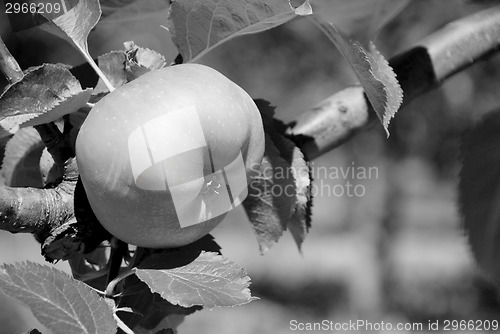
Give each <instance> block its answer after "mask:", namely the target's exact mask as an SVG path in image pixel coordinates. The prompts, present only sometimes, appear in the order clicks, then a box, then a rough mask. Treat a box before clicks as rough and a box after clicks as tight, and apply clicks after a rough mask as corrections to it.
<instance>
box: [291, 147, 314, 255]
mask: <svg viewBox="0 0 500 334" xmlns="http://www.w3.org/2000/svg"><path fill="white" fill-rule="evenodd" d="M292 150H293V158H292V173H293V177H294V180H295V186H296V194H295V199H296V201H295V207H294V209H293V213H292V217H291V218H290V222H289V223H288V228H289V229H290V233H291V234H292V236H293V239H294V240H295V243H296V244H297V247H298V248H299V251H301V249H302V243H303V242H304V240H305V238H306V235H307V233H308V232H309V228H310V227H311V214H312V213H311V207H312V193H311V186H312V183H311V178H312V175H311V168H310V166H309V165H308V164H307V162H306V161H305V159H304V154H302V152H301V151H300V150H299V149H298V148H297V147H296V146H295V145H293V148H292Z"/></svg>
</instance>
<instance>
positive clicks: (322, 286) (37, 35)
mask: <svg viewBox="0 0 500 334" xmlns="http://www.w3.org/2000/svg"><path fill="white" fill-rule="evenodd" d="M483 2H484V1H483ZM2 5H3V3H0V6H2ZM483 8H485V7H484V4H483V5H479V4H477V3H472V2H470V1H462V0H451V1H439V0H422V1H412V2H411V3H410V4H409V6H408V7H407V8H405V9H404V10H403V12H402V13H401V14H400V15H398V16H397V17H396V18H395V19H394V20H393V21H392V22H391V23H389V24H388V25H387V26H386V27H385V28H384V29H383V30H382V31H381V33H380V34H379V36H378V38H377V40H376V41H375V44H376V45H377V47H378V48H379V50H380V51H381V52H382V53H383V54H384V55H385V56H386V57H387V58H390V57H391V56H393V55H395V54H397V53H399V52H402V51H404V50H406V49H407V48H409V47H410V46H412V45H413V44H414V43H416V42H418V41H419V40H420V39H422V38H423V37H425V36H427V35H428V34H430V33H432V32H433V31H435V30H437V29H439V28H441V27H442V26H443V25H445V24H446V23H447V22H449V21H451V20H454V19H457V18H459V17H462V16H464V15H467V14H469V13H472V12H475V11H477V10H480V9H483ZM3 12H4V11H3V10H2V11H1V12H0V33H1V36H2V38H3V39H4V41H6V44H7V45H8V47H9V49H10V50H11V51H12V53H13V54H14V55H15V56H16V58H17V60H18V61H19V63H20V64H21V66H22V67H23V68H26V67H29V66H33V65H39V64H41V63H44V62H62V63H67V64H71V65H77V64H80V63H82V62H83V59H82V58H81V56H80V55H79V54H78V53H77V52H76V51H74V50H73V49H72V48H71V47H70V46H69V45H68V44H66V42H64V41H62V40H59V39H57V38H56V37H52V36H50V35H47V34H46V33H45V32H42V31H33V30H31V31H24V32H18V33H13V32H12V31H11V29H10V25H9V22H8V19H6V17H5V16H4V14H3ZM165 17H166V8H165V10H164V11H156V12H154V13H151V14H149V16H148V17H143V16H142V17H141V18H140V19H136V20H134V19H130V18H127V19H124V21H123V22H121V24H119V25H116V23H115V24H108V23H107V22H106V21H103V22H101V23H99V25H98V26H97V28H96V29H95V31H94V32H93V33H92V34H91V37H90V40H89V46H90V51H91V54H92V55H93V56H94V57H97V56H98V55H100V54H103V53H105V52H108V51H111V50H114V49H122V43H123V42H125V41H128V40H134V41H135V42H136V44H138V45H139V46H143V47H149V48H151V49H155V50H157V51H160V52H162V53H163V54H164V55H165V56H166V58H167V60H168V61H172V60H173V59H174V57H175V56H176V54H177V53H176V50H175V47H174V46H173V44H172V42H171V41H170V37H169V35H168V32H167V31H166V30H165V29H163V28H162V27H161V25H165ZM33 50H37V52H33ZM201 62H202V63H204V64H207V65H209V66H212V67H214V68H216V69H218V70H219V71H221V72H222V73H224V74H225V75H226V76H228V77H229V78H231V79H232V80H233V81H235V82H236V83H238V84H239V85H240V86H242V87H243V88H244V89H245V90H247V91H248V93H249V94H250V95H251V96H252V97H254V98H263V99H266V100H268V101H270V102H271V103H272V104H273V105H275V106H276V113H277V117H278V118H279V119H282V120H284V121H285V122H289V121H292V120H293V119H294V118H296V117H297V116H298V115H299V114H300V113H302V112H303V111H305V110H307V109H308V108H309V107H312V106H314V105H316V104H317V103H318V102H320V101H321V100H323V99H325V98H327V97H328V96H330V95H331V94H333V93H335V92H337V91H339V90H341V89H343V88H345V87H347V86H350V85H353V84H355V83H356V81H357V80H356V77H355V76H354V74H353V72H352V71H351V70H350V68H349V66H348V65H347V63H346V61H345V60H343V59H342V58H341V56H340V54H339V53H338V51H337V50H336V49H335V47H334V46H333V45H332V44H331V43H330V42H329V41H328V40H327V38H325V37H324V36H323V35H322V34H321V33H320V32H319V31H318V30H317V28H316V27H314V26H313V25H312V24H311V23H309V22H308V21H307V20H305V19H296V20H294V21H292V22H289V23H287V24H285V25H284V26H281V27H279V28H276V29H272V30H270V31H267V32H264V33H260V34H257V35H249V36H245V37H239V38H235V39H233V40H231V41H229V42H227V43H226V44H224V45H222V46H221V47H219V48H218V49H216V50H215V51H213V52H211V53H209V54H207V55H206V56H204V58H202V59H201ZM499 92H500V54H497V55H494V56H493V57H491V58H489V59H488V60H486V61H483V62H480V63H478V64H475V65H474V66H473V67H471V68H470V69H467V70H466V71H464V72H462V73H460V74H458V75H456V76H454V77H453V78H451V79H450V80H449V81H448V82H447V83H446V84H444V85H443V86H442V87H441V88H439V89H437V90H435V91H433V92H431V93H428V94H426V95H425V96H423V97H421V98H419V99H417V100H415V101H413V102H412V103H411V104H410V105H408V106H407V107H405V108H404V109H402V110H400V111H399V113H398V114H397V117H396V118H395V119H394V120H393V121H392V123H391V125H390V128H389V130H390V131H391V136H390V138H389V139H386V138H385V133H384V131H383V129H382V127H381V126H374V127H373V128H371V129H370V130H368V131H366V132H364V133H362V134H360V135H358V136H357V137H356V138H354V139H353V140H351V141H350V142H348V143H346V144H345V145H343V146H341V147H339V148H337V149H335V150H333V151H331V152H329V153H328V154H325V155H323V156H322V157H320V158H318V159H316V160H314V161H313V168H315V169H316V170H318V171H320V170H323V171H324V170H330V171H331V170H334V169H337V170H340V169H343V170H346V168H348V167H351V168H352V167H356V168H364V169H365V170H368V169H370V168H371V170H372V171H373V173H372V174H371V176H370V177H367V178H359V177H358V178H357V177H351V176H349V177H348V178H347V179H343V178H338V177H337V178H336V177H333V176H332V175H328V174H326V175H325V174H321V173H319V172H318V175H316V178H315V181H314V186H315V189H316V190H317V191H316V192H315V193H316V197H315V198H314V207H313V218H312V228H311V231H310V234H309V236H308V238H307V239H306V241H305V243H304V245H303V254H300V253H299V252H298V250H297V247H296V245H295V243H294V241H293V239H292V238H291V236H290V235H288V234H286V235H284V236H283V238H282V239H281V241H280V243H278V244H277V245H276V246H274V247H273V248H272V249H271V250H270V251H269V252H268V253H267V254H266V255H264V256H261V255H260V254H259V250H258V245H257V242H256V239H255V237H254V235H253V231H252V228H251V226H250V224H249V223H248V220H247V218H246V216H245V213H244V212H243V211H242V210H241V209H238V210H235V211H234V212H231V213H230V214H229V216H228V218H226V220H225V221H224V222H223V223H222V224H221V225H220V226H219V227H218V228H217V229H216V230H215V231H214V233H213V234H214V236H215V237H216V240H217V242H218V243H219V244H220V245H221V246H222V251H223V254H224V255H225V256H226V257H227V258H229V259H230V260H231V261H233V262H236V263H238V264H239V265H241V266H242V267H244V268H246V269H247V271H248V274H249V276H250V277H251V278H252V285H251V289H252V292H253V294H254V295H256V296H258V297H260V300H258V301H254V302H252V303H250V304H248V305H244V306H241V307H236V308H231V309H215V310H212V311H208V310H205V311H201V312H197V313H195V314H193V315H191V316H189V317H187V318H186V320H185V321H184V323H183V324H181V325H180V327H179V332H180V333H181V334H194V333H207V334H211V333H213V334H226V333H227V334H233V333H239V334H247V333H248V334H250V333H275V334H281V333H283V334H284V333H291V332H293V331H292V330H291V328H290V321H292V320H296V321H298V322H314V321H316V322H317V321H322V320H323V319H327V320H331V321H335V322H346V321H349V320H352V321H355V320H358V319H361V320H366V321H371V322H380V321H384V322H386V323H387V322H392V323H394V324H396V323H422V324H424V329H426V326H427V324H428V322H429V321H431V322H435V321H437V320H438V321H440V322H441V324H443V322H444V320H454V319H456V320H476V319H483V320H486V319H487V320H500V304H499V302H498V295H497V292H496V290H495V288H494V286H493V285H492V284H491V282H490V281H489V280H488V279H487V277H485V275H484V274H483V273H481V271H480V270H479V269H478V268H477V267H476V265H475V264H474V261H473V259H472V256H471V252H470V250H469V247H468V245H467V240H466V238H465V235H464V232H463V230H462V228H461V218H460V210H459V206H458V204H457V184H458V176H459V170H460V140H461V136H462V135H463V134H464V132H466V131H467V129H468V128H469V127H470V126H471V125H472V124H474V123H475V122H477V121H478V120H479V119H480V118H481V116H482V115H483V114H485V113H487V112H490V111H492V110H494V109H495V108H498V107H499V106H500V94H499ZM332 168H333V169H332ZM375 171H376V172H375ZM348 182H349V184H351V185H352V186H357V187H358V188H357V189H358V191H361V189H362V190H363V194H362V196H356V195H354V196H348V195H347V194H346V193H345V192H344V194H340V193H339V189H344V190H346V189H347V188H346V187H347V184H348ZM333 189H336V191H334V190H333ZM358 194H360V192H358ZM39 254H40V250H39V245H37V244H36V242H35V241H34V240H33V238H32V237H31V236H26V235H11V234H9V233H5V232H2V233H0V263H12V262H15V261H23V260H32V261H38V262H43V261H44V260H43V258H42V257H41V255H39ZM57 267H59V268H62V269H64V270H68V267H67V266H66V264H64V263H59V264H57ZM0 323H2V326H1V327H0V333H21V332H22V331H25V330H27V329H29V328H30V327H34V326H37V327H39V328H43V327H42V326H40V325H38V324H37V322H36V320H35V319H34V318H33V317H32V316H31V314H30V313H29V312H26V311H25V310H24V309H23V308H22V307H21V306H19V305H18V304H17V303H15V302H11V300H10V299H7V298H6V297H3V296H0ZM43 332H44V333H48V331H47V330H44V331H43ZM317 332H318V333H319V331H317ZM392 332H393V333H394V332H397V331H392ZM411 332H412V331H407V332H398V333H411ZM422 332H427V331H426V330H424V331H419V333H422ZM455 332H457V331H455ZM470 332H471V333H472V331H470ZM478 332H479V331H474V333H478ZM307 333H316V332H315V331H307ZM433 333H437V332H433ZM463 333H467V331H464V332H463Z"/></svg>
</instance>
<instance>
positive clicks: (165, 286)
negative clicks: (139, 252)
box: [135, 252, 255, 308]
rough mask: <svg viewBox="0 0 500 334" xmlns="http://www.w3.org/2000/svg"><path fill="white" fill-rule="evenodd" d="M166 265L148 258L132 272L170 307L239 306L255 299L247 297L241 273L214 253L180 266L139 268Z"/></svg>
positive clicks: (246, 280) (246, 279) (160, 257)
mask: <svg viewBox="0 0 500 334" xmlns="http://www.w3.org/2000/svg"><path fill="white" fill-rule="evenodd" d="M168 263H171V262H169V261H167V260H166V259H165V256H164V254H161V255H152V256H151V257H150V258H148V259H147V260H146V261H144V262H143V263H141V265H140V267H139V268H137V269H135V273H136V275H137V277H139V278H140V279H141V280H142V281H143V282H145V283H146V284H147V285H148V286H149V288H150V289H151V291H153V292H156V293H159V294H160V295H161V296H162V297H163V298H164V299H166V300H167V301H169V302H170V303H172V304H174V305H180V306H182V307H191V306H195V305H201V306H203V307H206V308H213V307H216V306H237V305H242V304H246V303H249V302H251V301H252V300H254V299H255V297H252V296H251V294H250V290H249V288H248V286H249V285H250V278H249V277H248V276H247V274H246V272H245V270H244V269H242V268H240V267H238V266H237V265H236V264H234V263H232V262H230V261H229V260H227V259H225V258H224V257H222V256H221V255H219V254H218V253H213V252H201V253H200V254H199V255H198V257H196V258H195V259H194V260H193V261H191V262H189V263H187V264H185V265H182V266H175V267H171V268H166V269H141V268H144V267H146V268H151V267H152V266H151V265H152V264H157V265H160V268H161V265H166V264H167V265H168ZM153 267H154V266H153Z"/></svg>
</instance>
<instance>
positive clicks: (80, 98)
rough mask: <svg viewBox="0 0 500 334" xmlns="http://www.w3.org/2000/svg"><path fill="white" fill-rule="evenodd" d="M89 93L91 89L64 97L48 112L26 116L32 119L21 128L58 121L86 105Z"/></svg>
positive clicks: (22, 124)
mask: <svg viewBox="0 0 500 334" xmlns="http://www.w3.org/2000/svg"><path fill="white" fill-rule="evenodd" d="M91 93H92V89H91V88H87V89H85V90H82V91H81V92H78V93H75V94H72V95H70V96H68V97H66V98H65V99H64V100H62V101H61V102H59V103H58V104H56V105H55V106H54V107H52V108H51V109H50V110H44V111H42V112H40V113H31V114H26V116H30V117H32V118H30V119H29V120H27V121H25V122H23V123H21V127H22V128H24V127H27V126H36V125H40V124H45V123H50V122H53V121H56V120H58V119H60V118H61V117H63V116H64V115H67V114H71V113H74V112H76V111H78V109H80V108H82V107H84V106H85V105H86V104H87V102H88V101H89V99H90V95H91Z"/></svg>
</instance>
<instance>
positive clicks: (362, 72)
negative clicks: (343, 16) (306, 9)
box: [311, 18, 403, 136]
mask: <svg viewBox="0 0 500 334" xmlns="http://www.w3.org/2000/svg"><path fill="white" fill-rule="evenodd" d="M311 20H312V21H313V22H314V23H315V24H316V25H317V26H318V27H319V28H320V29H321V30H322V31H323V32H324V33H325V35H326V36H327V37H328V38H329V39H330V40H331V41H332V42H333V44H335V46H336V47H337V48H338V49H339V51H340V52H341V53H342V55H343V56H344V58H345V59H347V60H348V61H349V63H350V64H351V66H352V68H353V70H354V72H355V73H356V76H357V77H358V79H359V81H360V82H361V85H362V86H363V89H364V91H365V94H366V96H367V97H368V99H369V100H370V103H371V105H372V106H373V109H374V110H375V113H376V114H377V116H378V118H379V119H380V121H381V122H382V125H383V127H384V129H385V131H386V133H387V136H389V129H388V128H389V123H390V121H391V119H392V118H393V117H394V116H395V114H396V112H397V111H398V109H399V107H400V106H401V103H402V102H403V90H402V89H401V86H400V85H399V83H398V81H397V79H396V74H395V73H394V70H393V69H392V68H391V67H390V66H389V63H388V62H387V60H386V59H385V58H384V57H383V56H382V54H380V52H378V51H377V49H376V48H375V45H373V44H371V45H370V51H367V50H365V49H364V48H363V46H362V45H361V44H360V43H359V42H357V41H354V40H350V39H349V38H346V37H344V36H343V35H342V34H341V33H340V32H339V31H338V30H337V29H336V28H335V26H333V25H332V24H330V23H325V22H322V21H320V20H317V19H315V18H312V19H311Z"/></svg>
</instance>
